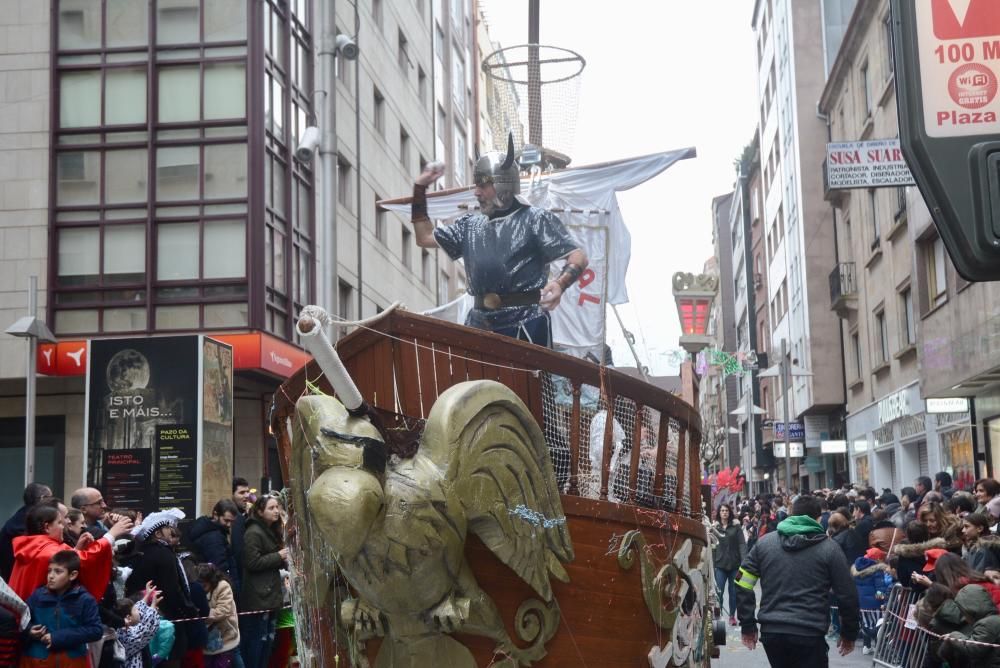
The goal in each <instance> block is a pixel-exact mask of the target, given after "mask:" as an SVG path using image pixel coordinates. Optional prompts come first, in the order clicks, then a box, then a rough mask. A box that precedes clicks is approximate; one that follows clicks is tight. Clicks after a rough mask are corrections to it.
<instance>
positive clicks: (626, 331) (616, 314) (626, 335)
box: [601, 304, 697, 403]
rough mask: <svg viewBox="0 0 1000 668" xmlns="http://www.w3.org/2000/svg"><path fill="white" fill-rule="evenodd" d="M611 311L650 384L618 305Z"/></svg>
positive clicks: (638, 365) (614, 305)
mask: <svg viewBox="0 0 1000 668" xmlns="http://www.w3.org/2000/svg"><path fill="white" fill-rule="evenodd" d="M611 310H612V311H614V312H615V317H616V318H618V326H619V327H621V328H622V334H624V335H625V343H627V344H628V349H629V350H631V351H632V357H634V358H635V366H636V368H638V369H639V375H640V376H642V379H643V380H644V381H646V382H647V383H648V382H649V377H648V376H647V375H646V370H645V369H644V368H643V366H642V362H640V361H639V353H637V352H636V351H635V345H634V344H633V343H632V334H631V332H629V331H628V330H627V329H625V323H624V322H622V317H621V316H620V315H618V305H617V304H612V305H611ZM601 354H602V355H603V354H604V353H603V352H602V353H601ZM695 403H697V402H695Z"/></svg>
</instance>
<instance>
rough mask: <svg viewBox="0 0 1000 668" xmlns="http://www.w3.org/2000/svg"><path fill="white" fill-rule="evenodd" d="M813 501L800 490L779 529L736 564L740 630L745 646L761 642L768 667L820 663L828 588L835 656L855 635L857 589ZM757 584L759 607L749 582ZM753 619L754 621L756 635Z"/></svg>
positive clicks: (850, 647) (822, 666)
mask: <svg viewBox="0 0 1000 668" xmlns="http://www.w3.org/2000/svg"><path fill="white" fill-rule="evenodd" d="M821 514H822V507H821V506H820V502H819V499H817V498H816V497H814V496H811V495H802V496H800V497H799V498H798V499H796V500H795V503H793V504H792V513H791V515H790V516H789V517H788V518H787V519H785V520H783V521H782V522H780V523H779V524H778V528H777V531H775V532H773V533H769V534H767V535H766V536H764V537H762V538H761V539H760V540H759V541H757V543H756V544H755V545H754V546H753V548H752V549H751V550H750V552H749V553H748V554H747V556H746V558H745V559H744V560H743V563H742V565H741V566H740V570H739V574H738V575H737V579H736V585H737V589H736V596H737V599H738V602H739V621H740V630H741V633H742V636H743V644H744V645H745V646H746V647H747V648H748V649H751V650H752V649H754V648H755V647H756V646H757V641H758V639H759V640H760V642H761V643H762V644H763V645H764V651H765V652H767V659H768V661H769V662H770V664H771V666H772V667H774V668H783V667H785V666H788V667H789V668H792V667H795V666H810V667H816V668H826V666H828V665H829V658H828V656H827V654H828V651H829V647H828V646H827V642H826V632H827V629H828V628H829V626H830V608H829V603H830V602H829V593H830V592H831V591H833V594H834V596H835V597H836V598H837V602H838V606H839V608H840V623H841V627H840V640H839V642H838V643H837V648H838V650H839V651H840V654H841V656H845V655H847V654H850V653H851V652H853V651H854V642H855V640H856V639H857V637H858V627H859V609H858V608H859V606H858V592H857V588H856V587H855V586H854V580H853V579H852V578H851V571H850V568H849V567H848V564H847V560H846V559H845V558H844V552H843V550H841V549H840V546H838V545H837V543H835V542H834V541H833V540H830V538H829V537H828V536H827V535H826V532H825V531H824V530H823V526H822V525H821V524H820V523H819V517H820V515H821ZM758 582H759V584H760V589H761V597H760V610H757V596H756V594H755V592H754V588H755V587H756V586H757V584H758ZM758 623H759V624H760V629H759V636H758Z"/></svg>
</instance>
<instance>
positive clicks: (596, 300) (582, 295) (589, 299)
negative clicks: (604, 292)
mask: <svg viewBox="0 0 1000 668" xmlns="http://www.w3.org/2000/svg"><path fill="white" fill-rule="evenodd" d="M584 302H593V303H595V304H600V303H601V298H600V297H598V296H596V295H588V294H587V293H586V292H581V293H580V300H579V301H578V302H577V306H583V303H584Z"/></svg>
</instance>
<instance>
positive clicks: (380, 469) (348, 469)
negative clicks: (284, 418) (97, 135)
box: [296, 396, 386, 557]
mask: <svg viewBox="0 0 1000 668" xmlns="http://www.w3.org/2000/svg"><path fill="white" fill-rule="evenodd" d="M296 419H297V420H298V421H299V424H300V425H301V430H296V431H297V432H299V433H297V434H296V436H299V434H301V438H302V439H303V440H304V441H305V442H304V443H301V444H298V445H299V446H300V447H302V450H308V452H310V453H311V468H312V471H311V472H306V479H305V480H304V481H303V482H304V484H305V485H306V488H307V491H306V499H307V503H308V509H309V513H310V514H311V515H312V516H313V517H314V519H315V526H317V527H318V528H319V530H320V532H321V533H322V534H323V537H324V538H325V539H326V540H327V542H328V543H329V544H330V546H331V547H332V548H333V549H334V551H335V552H336V553H337V555H338V557H353V556H354V555H356V554H357V553H358V551H359V550H360V549H361V547H362V546H363V545H364V542H365V539H366V538H367V536H368V534H369V531H370V530H371V528H372V526H373V524H374V523H375V520H376V519H377V517H378V515H379V513H380V512H381V510H382V507H383V500H384V496H385V493H384V490H383V489H382V474H383V473H384V472H385V464H386V447H385V443H384V442H383V441H382V438H381V436H379V433H378V430H376V429H375V427H374V426H373V425H372V424H371V423H370V422H369V421H368V420H367V419H366V418H363V417H353V416H351V415H350V414H349V413H348V412H347V409H346V408H344V406H343V404H341V403H340V402H339V401H337V400H336V399H334V398H333V397H329V396H308V397H303V398H301V399H299V401H298V402H297V403H296ZM307 466H308V464H307ZM310 473H311V475H310ZM310 480H311V482H310Z"/></svg>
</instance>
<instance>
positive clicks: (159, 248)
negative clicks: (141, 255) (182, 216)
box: [156, 223, 199, 281]
mask: <svg viewBox="0 0 1000 668" xmlns="http://www.w3.org/2000/svg"><path fill="white" fill-rule="evenodd" d="M198 247H199V244H198V223H175V224H170V225H162V224H161V225H160V226H159V227H158V228H157V239H156V278H157V279H158V280H161V281H178V280H187V279H196V278H198V250H199V248H198Z"/></svg>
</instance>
